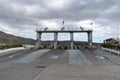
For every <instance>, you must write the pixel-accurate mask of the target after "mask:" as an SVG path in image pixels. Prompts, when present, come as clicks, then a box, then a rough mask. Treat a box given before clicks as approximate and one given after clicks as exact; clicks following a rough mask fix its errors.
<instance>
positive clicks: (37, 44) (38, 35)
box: [36, 32, 42, 48]
mask: <svg viewBox="0 0 120 80" xmlns="http://www.w3.org/2000/svg"><path fill="white" fill-rule="evenodd" d="M41 34H42V33H40V32H37V42H36V48H40V47H41Z"/></svg>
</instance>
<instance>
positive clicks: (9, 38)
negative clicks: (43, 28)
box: [0, 31, 35, 44]
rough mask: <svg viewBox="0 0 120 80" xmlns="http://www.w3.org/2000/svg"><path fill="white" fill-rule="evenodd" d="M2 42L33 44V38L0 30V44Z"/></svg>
mask: <svg viewBox="0 0 120 80" xmlns="http://www.w3.org/2000/svg"><path fill="white" fill-rule="evenodd" d="M4 43H22V44H35V40H34V39H30V38H23V37H19V36H14V35H11V34H7V33H4V32H2V31H0V44H4Z"/></svg>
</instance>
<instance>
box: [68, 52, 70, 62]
mask: <svg viewBox="0 0 120 80" xmlns="http://www.w3.org/2000/svg"><path fill="white" fill-rule="evenodd" d="M68 63H69V64H70V50H68Z"/></svg>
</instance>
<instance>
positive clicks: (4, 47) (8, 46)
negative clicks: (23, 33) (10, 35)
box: [0, 44, 22, 49]
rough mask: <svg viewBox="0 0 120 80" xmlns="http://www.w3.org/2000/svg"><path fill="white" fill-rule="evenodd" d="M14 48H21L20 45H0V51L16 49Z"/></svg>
mask: <svg viewBox="0 0 120 80" xmlns="http://www.w3.org/2000/svg"><path fill="white" fill-rule="evenodd" d="M16 47H22V44H6V45H0V49H8V48H16Z"/></svg>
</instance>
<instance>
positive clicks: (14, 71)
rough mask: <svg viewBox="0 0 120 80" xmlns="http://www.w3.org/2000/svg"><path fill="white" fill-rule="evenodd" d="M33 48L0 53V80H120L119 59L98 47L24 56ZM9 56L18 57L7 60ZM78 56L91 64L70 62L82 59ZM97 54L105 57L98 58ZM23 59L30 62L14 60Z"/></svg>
mask: <svg viewBox="0 0 120 80" xmlns="http://www.w3.org/2000/svg"><path fill="white" fill-rule="evenodd" d="M32 51H33V50H31V51H30V50H29V51H25V53H24V52H23V51H20V52H16V53H12V54H10V55H6V56H2V57H1V58H0V61H1V62H0V80H120V76H119V75H120V67H119V65H120V58H119V57H117V56H116V55H113V54H111V53H109V52H104V51H102V50H100V49H97V50H87V49H81V51H82V53H83V54H78V53H79V52H80V51H75V52H74V51H73V52H72V53H69V51H68V50H50V51H47V52H45V53H44V54H41V55H40V53H42V50H39V51H40V52H39V51H38V54H39V55H38V54H37V53H36V57H35V56H34V55H33V56H34V57H33V58H32V59H33V60H32V61H31V60H30V59H27V58H25V57H27V56H30V55H32ZM26 52H27V53H26ZM73 53H75V55H73ZM12 55H17V56H13V57H12V58H10V59H8V57H10V56H12ZM78 55H79V56H80V55H81V56H82V59H83V58H84V59H85V61H88V62H89V61H90V62H91V63H92V64H90V65H82V64H81V63H80V65H76V64H75V65H73V63H72V64H71V65H69V64H70V63H71V62H72V61H74V60H75V63H76V61H78V62H77V63H79V62H81V58H80V59H78V57H77V56H78ZM81 56H80V57H81ZM96 56H105V59H98V58H97V57H96ZM71 57H72V58H71ZM29 58H30V57H29ZM3 59H4V60H3ZM22 59H27V60H28V61H30V63H15V62H17V61H19V60H22ZM79 60H80V61H79Z"/></svg>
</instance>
